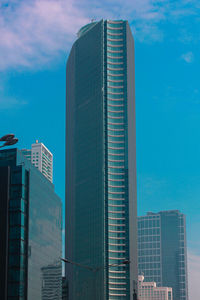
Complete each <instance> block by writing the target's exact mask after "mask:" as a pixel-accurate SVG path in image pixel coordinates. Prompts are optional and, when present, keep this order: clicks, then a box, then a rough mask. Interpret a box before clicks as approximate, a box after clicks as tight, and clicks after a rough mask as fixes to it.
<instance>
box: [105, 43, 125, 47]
mask: <svg viewBox="0 0 200 300" xmlns="http://www.w3.org/2000/svg"><path fill="white" fill-rule="evenodd" d="M107 47H116V48H124V44H108V43H107Z"/></svg>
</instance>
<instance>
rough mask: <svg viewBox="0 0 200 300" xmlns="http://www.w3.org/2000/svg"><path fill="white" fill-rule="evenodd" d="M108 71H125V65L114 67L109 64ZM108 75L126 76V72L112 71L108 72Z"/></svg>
mask: <svg viewBox="0 0 200 300" xmlns="http://www.w3.org/2000/svg"><path fill="white" fill-rule="evenodd" d="M107 71H114V72H116V71H124V68H123V66H120V67H119V68H112V67H111V66H108V65H107ZM108 75H111V76H115V75H116V76H124V74H123V73H122V74H121V73H117V74H116V73H114V74H112V73H108Z"/></svg>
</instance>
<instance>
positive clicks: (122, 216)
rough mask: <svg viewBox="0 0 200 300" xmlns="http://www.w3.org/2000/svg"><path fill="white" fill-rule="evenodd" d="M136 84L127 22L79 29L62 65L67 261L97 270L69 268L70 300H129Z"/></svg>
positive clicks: (132, 259)
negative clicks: (64, 73)
mask: <svg viewBox="0 0 200 300" xmlns="http://www.w3.org/2000/svg"><path fill="white" fill-rule="evenodd" d="M134 81H135V78H134V41H133V37H132V34H131V30H130V27H129V25H128V23H127V22H126V21H107V20H106V21H103V20H102V21H100V22H94V23H91V24H88V25H86V26H84V27H83V28H81V30H80V31H79V33H78V39H77V41H76V42H75V43H74V45H73V47H72V50H71V52H70V55H69V58H68V62H67V100H66V258H67V259H69V260H71V261H74V262H77V263H81V264H84V265H88V266H90V267H93V268H98V271H97V270H96V271H90V270H87V269H84V268H80V267H78V266H72V265H67V269H66V277H67V278H68V280H69V299H70V300H72V299H76V300H78V299H87V300H90V299H91V300H94V299H99V300H100V299H132V298H133V290H134V286H133V285H134V283H136V282H137V239H136V235H137V230H136V227H137V221H136V217H137V216H136V214H137V199H136V149H135V148H136V147H135V141H136V139H135V88H134ZM127 259H128V260H129V261H130V262H131V263H130V264H126V265H125V264H123V261H124V260H127ZM113 264H115V266H111V265H113Z"/></svg>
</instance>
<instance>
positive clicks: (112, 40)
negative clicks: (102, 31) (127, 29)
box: [107, 38, 123, 42]
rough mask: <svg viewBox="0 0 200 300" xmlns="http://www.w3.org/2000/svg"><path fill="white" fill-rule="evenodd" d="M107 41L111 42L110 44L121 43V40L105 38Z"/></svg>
mask: <svg viewBox="0 0 200 300" xmlns="http://www.w3.org/2000/svg"><path fill="white" fill-rule="evenodd" d="M107 41H111V42H123V39H111V38H107Z"/></svg>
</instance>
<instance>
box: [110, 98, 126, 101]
mask: <svg viewBox="0 0 200 300" xmlns="http://www.w3.org/2000/svg"><path fill="white" fill-rule="evenodd" d="M107 100H108V101H124V98H118V99H114V98H109V97H108V98H107Z"/></svg>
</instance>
